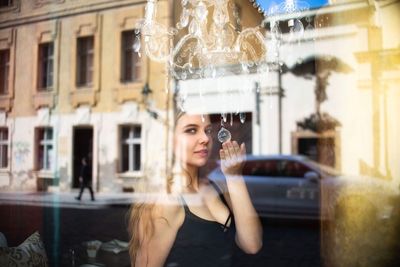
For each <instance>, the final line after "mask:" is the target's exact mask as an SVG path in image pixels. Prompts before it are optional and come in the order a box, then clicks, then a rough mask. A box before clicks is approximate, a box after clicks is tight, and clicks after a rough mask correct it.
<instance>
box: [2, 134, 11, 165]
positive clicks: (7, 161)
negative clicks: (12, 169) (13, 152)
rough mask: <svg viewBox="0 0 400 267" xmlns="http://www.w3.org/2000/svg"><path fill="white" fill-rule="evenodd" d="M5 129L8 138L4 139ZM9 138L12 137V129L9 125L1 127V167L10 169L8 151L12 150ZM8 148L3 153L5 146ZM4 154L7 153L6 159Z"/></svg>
mask: <svg viewBox="0 0 400 267" xmlns="http://www.w3.org/2000/svg"><path fill="white" fill-rule="evenodd" d="M3 131H5V132H6V134H5V135H6V138H5V139H3V137H4V134H3ZM9 139H10V131H9V129H8V127H0V169H8V167H9V163H10V162H9V157H8V153H9V150H10V143H9ZM4 147H5V148H6V152H5V153H3V148H4ZM3 155H5V157H6V158H5V159H3ZM3 160H5V166H4V165H3Z"/></svg>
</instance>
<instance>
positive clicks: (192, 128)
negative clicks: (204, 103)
mask: <svg viewBox="0 0 400 267" xmlns="http://www.w3.org/2000/svg"><path fill="white" fill-rule="evenodd" d="M211 131H212V127H211V123H210V118H209V116H204V122H203V121H202V118H201V115H190V114H183V115H182V116H181V117H180V118H179V119H178V121H177V124H176V127H175V133H174V154H175V157H176V160H177V161H179V162H181V164H183V165H184V166H186V165H187V166H193V167H201V166H204V165H205V164H206V163H207V160H208V158H209V156H210V153H211V147H212V138H211Z"/></svg>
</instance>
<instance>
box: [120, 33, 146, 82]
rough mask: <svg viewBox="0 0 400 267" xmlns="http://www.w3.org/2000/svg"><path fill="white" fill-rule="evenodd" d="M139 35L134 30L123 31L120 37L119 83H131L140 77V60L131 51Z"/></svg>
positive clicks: (136, 54)
mask: <svg viewBox="0 0 400 267" xmlns="http://www.w3.org/2000/svg"><path fill="white" fill-rule="evenodd" d="M137 38H140V35H139V33H137V32H136V31H135V30H129V31H123V32H122V36H121V39H122V40H121V82H133V81H136V80H138V79H139V77H140V67H141V66H140V65H141V64H140V58H139V55H138V53H136V52H135V51H134V50H133V44H134V42H135V40H136V39H137Z"/></svg>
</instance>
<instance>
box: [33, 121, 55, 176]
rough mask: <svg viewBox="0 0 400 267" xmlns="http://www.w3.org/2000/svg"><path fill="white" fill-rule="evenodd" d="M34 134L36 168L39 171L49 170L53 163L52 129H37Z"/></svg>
mask: <svg viewBox="0 0 400 267" xmlns="http://www.w3.org/2000/svg"><path fill="white" fill-rule="evenodd" d="M36 134H37V138H36V141H37V143H36V146H37V167H38V168H39V170H50V169H51V167H52V163H53V129H52V128H49V127H46V128H38V129H37V131H36Z"/></svg>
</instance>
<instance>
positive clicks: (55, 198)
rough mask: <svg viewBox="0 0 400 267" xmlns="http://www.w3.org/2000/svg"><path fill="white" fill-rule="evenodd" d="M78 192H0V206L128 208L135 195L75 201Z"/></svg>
mask: <svg viewBox="0 0 400 267" xmlns="http://www.w3.org/2000/svg"><path fill="white" fill-rule="evenodd" d="M77 195H78V192H0V205H7V204H12V205H25V206H42V207H64V208H84V209H91V208H92V209H96V208H103V207H104V206H117V205H122V206H129V205H130V204H132V203H133V201H134V200H135V199H138V198H140V195H141V194H137V193H96V194H95V198H96V200H95V201H91V200H90V194H89V193H88V192H86V194H83V196H82V200H80V201H79V200H76V199H75V197H76V196H77Z"/></svg>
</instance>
